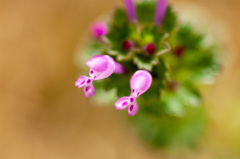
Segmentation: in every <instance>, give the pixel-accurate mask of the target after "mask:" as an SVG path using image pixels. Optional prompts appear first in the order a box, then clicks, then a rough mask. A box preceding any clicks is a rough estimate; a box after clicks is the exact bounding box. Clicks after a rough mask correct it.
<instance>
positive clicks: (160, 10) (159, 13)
mask: <svg viewBox="0 0 240 159" xmlns="http://www.w3.org/2000/svg"><path fill="white" fill-rule="evenodd" d="M166 10H167V0H158V3H157V7H156V11H155V17H154V23H155V24H156V25H158V26H159V25H161V23H162V21H163V19H164V16H165V13H166Z"/></svg>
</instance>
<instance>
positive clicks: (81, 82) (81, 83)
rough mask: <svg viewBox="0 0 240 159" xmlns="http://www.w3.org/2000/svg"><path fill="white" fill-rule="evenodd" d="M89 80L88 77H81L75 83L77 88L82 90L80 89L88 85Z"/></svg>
mask: <svg viewBox="0 0 240 159" xmlns="http://www.w3.org/2000/svg"><path fill="white" fill-rule="evenodd" d="M87 80H88V77H87V76H81V77H79V78H78V80H77V81H76V82H75V86H76V87H78V88H80V87H83V86H85V85H86V83H87Z"/></svg>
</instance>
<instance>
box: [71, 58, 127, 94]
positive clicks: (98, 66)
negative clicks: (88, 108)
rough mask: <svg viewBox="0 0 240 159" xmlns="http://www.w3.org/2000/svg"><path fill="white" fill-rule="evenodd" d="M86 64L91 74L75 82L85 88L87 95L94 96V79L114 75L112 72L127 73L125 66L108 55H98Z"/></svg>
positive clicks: (79, 86) (84, 91) (77, 85)
mask: <svg viewBox="0 0 240 159" xmlns="http://www.w3.org/2000/svg"><path fill="white" fill-rule="evenodd" d="M86 65H87V66H88V67H89V68H90V70H89V76H90V77H87V76H81V77H79V78H78V80H77V81H76V83H75V86H76V87H78V88H81V87H84V88H83V93H84V96H85V97H90V96H93V95H94V94H95V93H96V91H95V88H94V86H93V84H92V82H93V81H94V80H101V79H104V78H107V77H109V76H111V75H112V73H117V74H122V73H125V69H124V67H123V66H122V65H121V64H119V63H117V62H115V61H114V60H113V59H112V58H111V57H110V56H108V55H96V56H94V57H92V58H91V59H89V60H88V61H87V62H86Z"/></svg>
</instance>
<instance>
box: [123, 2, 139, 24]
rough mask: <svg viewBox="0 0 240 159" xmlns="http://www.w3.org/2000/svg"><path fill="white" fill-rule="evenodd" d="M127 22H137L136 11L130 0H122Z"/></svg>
mask: <svg viewBox="0 0 240 159" xmlns="http://www.w3.org/2000/svg"><path fill="white" fill-rule="evenodd" d="M124 3H125V6H126V11H127V15H128V19H129V22H131V23H134V22H137V19H138V18H137V12H136V8H135V5H134V3H133V1H132V0H124Z"/></svg>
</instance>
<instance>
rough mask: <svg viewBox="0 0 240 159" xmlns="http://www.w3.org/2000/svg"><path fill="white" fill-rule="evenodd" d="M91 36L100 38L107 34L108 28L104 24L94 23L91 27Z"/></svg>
mask: <svg viewBox="0 0 240 159" xmlns="http://www.w3.org/2000/svg"><path fill="white" fill-rule="evenodd" d="M91 34H92V35H93V36H94V37H95V38H102V37H104V36H105V35H107V34H108V26H107V24H106V23H105V22H95V23H94V24H92V26H91Z"/></svg>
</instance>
